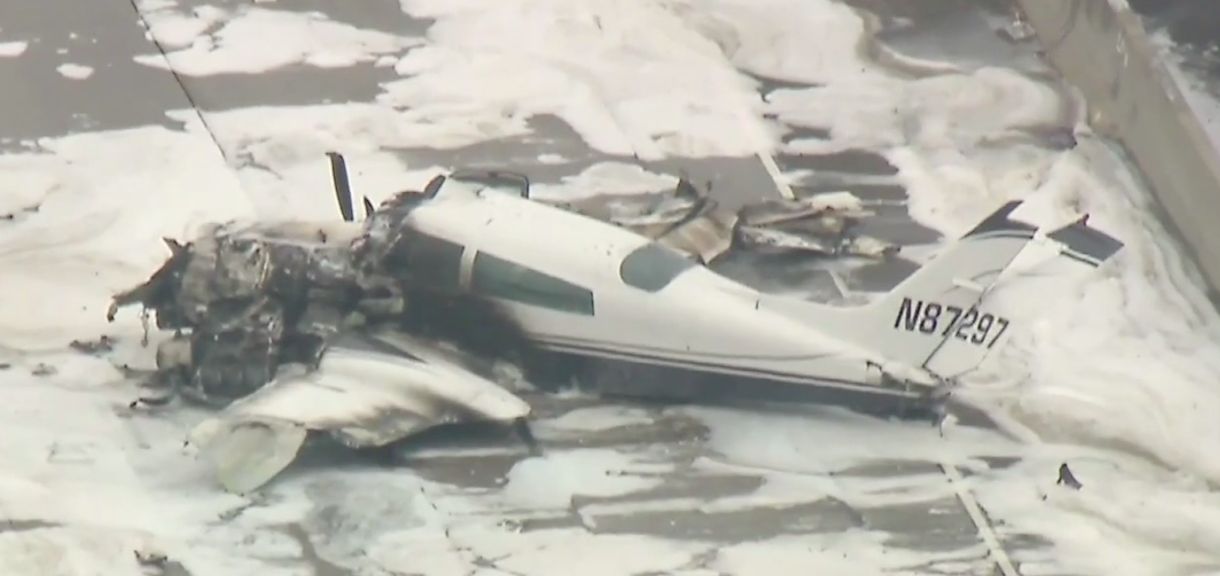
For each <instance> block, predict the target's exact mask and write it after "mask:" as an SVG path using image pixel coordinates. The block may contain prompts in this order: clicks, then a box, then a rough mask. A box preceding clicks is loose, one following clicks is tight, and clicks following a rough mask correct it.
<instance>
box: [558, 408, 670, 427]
mask: <svg viewBox="0 0 1220 576" xmlns="http://www.w3.org/2000/svg"><path fill="white" fill-rule="evenodd" d="M652 420H653V418H652V416H650V415H649V414H648V412H647V411H645V410H643V409H641V408H633V407H629V406H594V407H592V408H580V409H577V410H572V411H571V412H567V413H565V414H563V415H562V416H560V417H558V418H552V419H549V420H543V421H541V422H539V423H538V424H536V425H535V428H538V427H543V428H546V429H555V430H560V431H565V432H581V433H586V432H598V431H602V430H609V429H612V428H618V427H622V426H640V425H646V424H649V423H651V422H652Z"/></svg>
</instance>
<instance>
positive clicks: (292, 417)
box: [109, 154, 1122, 492]
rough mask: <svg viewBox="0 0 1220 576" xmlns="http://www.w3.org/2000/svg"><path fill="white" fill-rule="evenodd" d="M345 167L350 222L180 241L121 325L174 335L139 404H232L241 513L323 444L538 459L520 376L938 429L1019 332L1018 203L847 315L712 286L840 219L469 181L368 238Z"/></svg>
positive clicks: (225, 456) (217, 431) (475, 176)
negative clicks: (1008, 274)
mask: <svg viewBox="0 0 1220 576" xmlns="http://www.w3.org/2000/svg"><path fill="white" fill-rule="evenodd" d="M331 164H332V170H333V175H334V184H335V189H336V193H337V195H338V199H339V204H340V210H341V212H342V215H343V221H335V222H315V223H308V222H273V223H252V224H244V225H242V224H238V223H227V224H216V225H212V226H211V227H210V228H208V229H206V230H204V231H203V232H202V233H201V234H200V235H199V236H198V237H197V238H195V239H193V240H191V241H190V242H188V243H185V244H181V243H178V242H176V241H173V240H168V239H167V240H166V242H167V244H168V246H169V247H170V249H171V252H172V254H171V256H170V258H169V260H168V261H167V262H166V263H165V264H164V265H163V266H162V267H161V268H160V269H159V270H157V271H156V272H155V273H154V274H153V275H152V277H151V278H149V279H148V281H146V282H144V283H142V284H140V285H139V286H136V287H134V288H132V289H131V290H128V291H125V292H123V293H120V294H118V295H117V296H116V297H115V298H114V301H113V303H112V306H111V308H110V311H109V317H110V319H112V320H113V318H114V315H115V314H116V313H117V310H118V309H119V308H120V307H123V306H127V305H135V304H139V305H141V306H142V307H143V308H144V312H145V314H148V313H149V312H150V311H151V312H153V313H155V315H156V325H157V326H158V328H161V329H164V330H172V331H173V335H172V336H171V337H169V338H168V339H166V340H164V341H163V342H161V343H160V344H159V345H158V347H157V352H156V361H157V371H156V373H155V374H154V375H153V377H152V378H151V380H150V381H149V382H148V383H146V386H147V390H146V391H147V392H148V394H147V395H145V396H144V397H143V398H142V399H141V400H140V401H138V403H142V404H148V405H154V406H155V405H162V404H166V403H168V402H170V401H172V399H173V398H175V397H177V396H179V395H181V396H184V397H187V398H189V399H193V400H195V401H199V402H203V403H206V404H208V405H211V406H214V407H215V408H216V409H217V410H216V412H215V413H214V414H213V416H212V417H210V418H208V419H207V420H206V421H204V422H203V423H201V424H199V425H198V426H197V427H196V428H195V429H194V430H193V431H192V432H191V435H190V439H189V441H190V442H191V443H192V444H194V445H195V446H196V447H197V448H198V449H199V450H200V451H201V452H202V453H203V454H205V455H207V456H208V457H209V458H210V459H211V460H212V462H213V464H214V465H215V466H216V468H217V471H218V477H219V479H220V481H221V483H222V484H223V485H224V486H225V487H226V488H227V489H229V490H231V491H234V492H247V491H250V490H254V489H257V488H258V487H259V486H261V485H263V484H265V483H266V482H268V481H269V480H271V479H272V478H274V477H275V476H276V475H277V474H278V473H279V472H280V471H282V470H283V469H284V468H286V467H287V466H288V465H289V464H290V463H291V462H292V461H293V459H294V458H295V457H296V455H297V453H298V451H299V450H300V449H301V447H302V446H303V445H304V443H305V442H306V440H307V439H308V438H309V437H310V436H311V435H313V434H327V435H329V436H331V437H333V438H335V439H338V440H339V441H340V442H342V443H344V444H345V445H347V446H350V447H352V448H372V447H379V446H385V445H387V444H390V443H392V442H395V441H398V440H401V439H403V438H406V437H408V436H411V435H413V434H416V433H418V432H420V431H423V430H425V429H429V428H432V427H435V426H439V425H442V424H449V423H463V422H493V423H502V424H504V425H508V426H513V427H515V428H516V429H517V430H518V431H520V432H521V433H522V434H523V435H525V436H526V439H528V426H527V425H526V424H525V422H527V420H528V417H529V414H530V405H529V404H528V403H527V402H526V401H524V400H523V399H521V398H520V397H519V396H518V395H517V394H514V393H513V390H512V386H511V384H507V383H506V380H508V379H510V378H509V376H508V375H507V372H508V371H506V370H505V368H506V367H513V366H515V367H518V368H519V369H520V373H522V374H520V375H523V376H524V380H525V381H527V382H530V383H536V384H542V383H548V382H551V383H553V382H561V381H571V380H573V379H574V380H575V381H578V382H581V383H584V384H586V385H588V386H590V387H591V388H593V389H594V390H597V391H601V392H605V393H615V394H629V395H636V396H645V397H652V398H684V399H700V398H712V397H715V396H717V395H729V396H733V395H736V397H745V398H768V397H773V398H782V397H785V396H784V395H785V394H790V393H795V394H797V395H798V396H799V397H801V398H803V399H807V400H812V401H825V402H835V403H845V404H848V405H856V406H867V407H869V408H870V409H881V410H894V411H899V410H911V409H914V410H916V411H919V410H925V411H926V412H927V413H930V414H935V413H938V412H939V411H940V410H942V409H943V402H944V400H945V398H946V397H947V395H948V392H949V391H950V390H951V388H952V385H953V383H954V381H955V378H956V377H957V376H958V375H960V374H962V373H964V372H966V371H969V370H970V369H972V368H973V367H974V366H976V365H977V364H979V363H980V362H981V361H982V360H983V359H984V358H985V357H986V355H987V354H988V353H989V352H990V351H992V350H993V349H995V348H996V346H997V345H998V344H999V343H1000V342H1001V341H1002V339H1003V337H1004V336H1005V335H1006V334H1008V333H1009V332H1010V331H1011V322H1010V320H1009V319H1007V318H1005V317H1004V316H1002V315H1001V314H999V313H997V312H996V311H994V310H991V309H989V306H988V301H987V299H986V296H987V295H988V293H989V289H990V288H991V286H992V284H993V283H994V282H995V281H996V279H997V278H998V277H999V275H1000V273H1001V272H1003V271H1004V270H1005V269H1006V268H1007V267H1008V266H1009V264H1010V263H1011V261H1012V260H1013V259H1014V258H1015V257H1016V256H1017V254H1018V253H1019V252H1020V251H1021V250H1022V249H1023V248H1024V247H1025V246H1026V244H1027V243H1029V242H1030V241H1031V240H1032V239H1034V237H1035V232H1036V229H1035V227H1033V226H1031V225H1029V224H1026V223H1024V222H1020V221H1017V220H1014V219H1011V218H1010V217H1009V215H1010V214H1011V213H1012V212H1013V211H1014V210H1015V209H1016V208H1017V207H1018V205H1019V202H1009V203H1007V204H1005V205H1003V206H1001V207H999V209H997V210H996V211H995V212H994V213H992V214H991V215H989V216H988V217H987V218H985V219H984V220H982V221H981V222H979V223H978V225H977V226H976V227H975V228H974V229H972V230H970V231H969V232H968V233H966V234H965V235H964V236H963V237H961V238H959V239H958V240H957V241H956V242H953V243H951V244H949V245H948V246H947V247H946V248H945V249H943V250H942V251H941V252H940V253H939V254H938V255H937V256H936V257H935V258H933V259H932V260H931V261H929V262H927V263H926V264H924V265H923V266H922V267H921V268H919V269H918V270H916V271H915V272H914V273H913V274H912V275H911V276H910V277H908V278H907V279H906V280H904V281H903V282H901V283H900V284H899V285H898V286H897V287H895V288H894V289H893V290H892V291H890V292H889V293H887V294H884V295H882V296H881V297H880V298H878V299H876V300H875V301H873V302H871V303H869V304H865V305H860V306H833V305H828V304H818V303H814V302H809V301H804V300H797V299H791V298H785V297H779V296H773V295H769V294H765V293H760V292H759V291H757V290H755V289H753V288H750V287H748V286H746V285H743V284H741V283H738V282H735V281H733V280H730V279H729V278H726V277H724V276H722V275H719V274H717V273H715V272H714V271H712V270H711V269H710V268H708V267H707V266H706V265H705V264H706V263H707V262H708V261H710V260H711V259H714V258H715V257H717V256H719V255H721V254H723V253H724V252H725V251H726V250H729V249H730V248H731V247H732V246H733V245H734V244H737V243H744V244H745V245H758V244H762V245H764V246H768V247H770V248H780V247H784V246H787V247H789V248H791V249H797V250H805V249H806V248H805V247H804V244H806V243H807V244H810V245H818V246H821V247H822V248H819V249H818V250H812V251H815V252H824V253H837V252H840V251H842V250H843V249H844V247H845V246H852V245H857V246H858V245H859V243H858V242H852V241H848V242H843V241H842V240H841V237H840V240H839V241H837V243H835V246H834V247H828V246H829V244H828V243H827V242H828V241H827V242H822V243H821V244H818V243H815V242H813V241H807V240H798V239H799V236H797V235H796V234H794V233H793V232H791V228H790V229H788V230H784V229H776V228H768V227H767V226H768V224H774V223H788V224H793V223H797V224H799V222H800V221H801V220H802V219H807V218H810V217H813V218H822V219H831V220H834V219H838V220H837V222H838V223H837V224H832V225H829V226H827V225H825V224H823V225H822V226H823V229H824V230H826V229H829V230H833V231H835V232H836V233H841V232H842V231H843V229H844V228H845V227H846V226H845V225H844V224H843V221H844V216H843V215H842V207H841V206H839V207H837V208H836V207H832V206H819V205H816V204H815V203H812V202H798V201H794V202H789V203H769V204H763V205H756V206H748V207H746V208H743V209H742V210H741V211H739V212H738V213H728V212H726V211H724V210H718V209H717V208H716V207H715V205H714V204H713V203H712V202H710V201H709V200H708V199H707V198H706V196H705V195H701V194H700V193H699V192H698V191H694V190H693V187H691V186H690V185H689V184H687V183H685V181H683V182H680V183H679V186H678V189H677V190H676V191H675V194H673V195H672V196H669V197H667V198H661V199H659V200H658V199H642V200H638V202H641V203H651V206H652V209H651V210H650V209H647V208H646V207H644V206H643V204H641V205H639V206H635V207H634V208H632V207H628V208H626V209H623V208H621V207H620V209H619V211H618V212H617V213H612V212H610V211H605V210H603V211H602V212H600V213H598V210H599V207H598V206H597V205H596V204H594V203H586V204H583V205H577V204H573V203H568V204H562V203H553V202H543V201H539V200H536V199H532V198H530V194H529V181H528V179H526V178H524V177H521V176H517V175H513V174H505V173H497V172H463V171H459V172H454V173H452V174H449V175H447V176H446V175H440V176H437V177H435V178H434V179H432V180H431V181H430V182H429V183H428V185H427V186H426V187H425V188H424V189H423V190H420V191H405V192H401V193H398V194H397V195H395V196H393V197H391V198H390V199H388V200H387V201H385V202H383V203H382V204H381V205H380V206H376V207H374V206H373V205H372V203H371V202H369V201H368V200H367V199H365V201H364V209H365V213H366V217H365V218H364V220H363V221H357V220H356V218H355V215H354V207H353V204H354V202H353V200H352V196H351V191H350V190H349V187H348V183H347V172H346V168H345V165H344V162H343V158H342V157H341V156H339V155H337V154H332V155H331ZM664 202H668V204H667V205H666V206H660V207H659V204H663V203H664ZM663 208H667V209H663ZM650 217H651V218H650ZM809 235H810V234H808V233H806V234H805V236H809ZM823 236H824V237H829V236H830V234H823ZM768 237H769V239H766V240H761V241H760V238H768ZM1048 237H1049V238H1050V239H1052V240H1055V241H1057V242H1058V243H1059V244H1060V245H1061V252H1062V254H1063V256H1065V257H1066V258H1067V259H1069V260H1070V261H1072V262H1078V263H1081V264H1084V265H1087V266H1098V265H1100V264H1101V263H1102V262H1103V261H1105V260H1107V259H1108V258H1109V257H1110V256H1112V255H1113V254H1115V253H1116V252H1117V251H1118V250H1119V249H1120V248H1121V247H1122V244H1121V243H1120V242H1119V241H1117V240H1115V239H1113V238H1111V237H1109V236H1107V235H1105V234H1103V233H1101V232H1099V231H1097V230H1094V229H1092V228H1089V227H1088V226H1087V225H1086V222H1085V220H1084V219H1081V220H1078V221H1075V222H1072V223H1070V224H1068V225H1066V226H1064V227H1062V228H1060V229H1058V230H1055V231H1052V232H1051V233H1049V234H1048ZM777 238H778V239H780V240H776V239H777ZM849 250H850V249H849ZM856 252H859V253H862V254H863V255H868V256H884V255H885V254H889V253H892V250H889V249H881V250H867V249H865V250H856ZM146 317H147V316H146Z"/></svg>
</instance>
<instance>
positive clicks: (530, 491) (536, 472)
mask: <svg viewBox="0 0 1220 576" xmlns="http://www.w3.org/2000/svg"><path fill="white" fill-rule="evenodd" d="M655 471H656V469H655V467H652V466H647V465H643V464H641V463H639V462H636V461H635V459H634V458H632V457H631V456H630V455H628V454H624V453H621V452H617V451H614V450H598V449H587V450H572V451H564V452H551V453H548V454H546V455H543V456H537V457H533V458H527V459H525V460H522V461H520V462H518V463H517V464H515V465H514V466H513V468H512V470H510V471H509V473H508V483H507V484H506V485H505V487H504V499H505V501H506V503H508V504H509V505H510V506H516V507H526V508H529V509H540V508H564V509H566V508H568V507H569V506H570V505H571V504H572V498H573V497H574V496H618V495H623V494H630V493H633V492H639V491H641V490H646V489H648V488H651V487H653V486H656V485H658V484H659V482H660V480H659V479H657V478H649V477H646V476H642V475H640V472H646V473H647V472H655Z"/></svg>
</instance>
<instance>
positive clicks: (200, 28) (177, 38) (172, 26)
mask: <svg viewBox="0 0 1220 576" xmlns="http://www.w3.org/2000/svg"><path fill="white" fill-rule="evenodd" d="M175 7H176V6H175V5H174V3H173V2H165V3H156V4H153V3H151V2H143V3H141V6H140V12H141V14H142V15H143V17H144V19H145V20H146V21H147V22H148V26H149V32H151V33H152V36H153V38H154V39H155V40H156V41H157V43H158V44H160V45H161V46H162V47H163V48H166V49H176V48H183V47H186V46H190V45H191V44H192V43H193V42H194V41H195V40H196V39H197V38H199V37H200V36H202V35H203V34H204V33H206V32H207V31H208V30H209V29H211V28H212V27H213V26H215V25H216V24H217V23H219V22H222V21H224V20H225V19H226V18H228V17H230V16H231V13H230V12H228V11H226V10H224V9H222V8H218V7H216V6H198V7H195V8H194V9H192V10H191V14H190V15H187V14H183V13H180V12H177V11H175V10H174V8H175Z"/></svg>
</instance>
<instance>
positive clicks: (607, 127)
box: [383, 0, 757, 159]
mask: <svg viewBox="0 0 1220 576" xmlns="http://www.w3.org/2000/svg"><path fill="white" fill-rule="evenodd" d="M402 4H403V7H404V9H405V10H406V11H407V13H409V14H410V15H412V16H413V17H417V18H434V19H436V23H435V24H434V25H433V26H432V27H431V28H430V29H429V31H428V35H427V36H428V42H427V44H425V45H424V46H422V47H419V48H416V49H414V50H412V51H411V52H410V53H408V54H407V55H406V56H405V57H404V58H403V59H402V60H401V61H400V62H399V63H398V66H397V67H396V69H397V70H398V72H399V73H400V74H403V75H406V76H408V77H407V78H405V79H403V80H400V81H398V82H394V83H391V84H388V85H387V86H386V91H387V93H386V95H385V97H384V98H383V100H384V101H385V102H388V103H392V104H394V105H396V106H403V107H408V108H409V109H410V112H409V113H410V114H411V115H413V116H417V117H420V118H426V119H428V120H429V121H430V122H433V123H436V124H439V125H445V126H450V127H453V128H454V129H462V128H463V127H468V126H479V127H481V128H482V129H483V130H484V131H490V132H497V133H504V134H520V133H522V131H523V130H524V129H525V124H524V123H525V121H526V120H527V119H528V118H529V117H530V116H533V115H539V114H550V115H555V116H558V117H560V118H562V119H563V120H564V121H566V122H567V123H568V124H569V125H571V127H572V128H573V129H574V130H575V131H576V132H577V133H578V134H579V135H580V136H581V137H582V138H583V139H584V140H585V141H586V142H587V143H588V144H589V145H590V146H592V147H593V148H595V149H597V150H599V151H602V152H606V153H612V154H622V155H630V154H636V155H638V156H639V157H641V158H646V159H656V158H660V157H663V156H665V155H685V156H710V155H720V156H723V155H735V156H740V155H746V154H752V153H753V152H754V151H755V150H756V147H757V143H756V142H753V141H752V140H751V139H750V138H743V133H744V132H743V126H742V116H743V113H747V114H748V111H749V108H748V107H749V106H750V105H751V104H750V103H752V102H755V101H756V100H757V97H756V95H755V94H754V90H753V86H752V82H751V81H749V80H748V79H746V78H742V77H741V76H740V75H739V74H737V73H736V72H735V71H734V70H733V69H732V67H731V66H730V65H729V63H728V62H727V61H726V60H725V58H724V55H723V54H722V53H721V51H720V48H719V47H718V46H717V45H716V44H715V43H714V42H712V41H709V40H708V39H707V38H705V37H703V36H701V35H700V34H699V32H698V30H696V29H695V28H692V27H691V26H690V25H689V24H688V23H687V20H685V14H683V13H682V12H681V11H680V10H679V9H678V8H675V7H672V6H667V5H660V4H653V3H638V2H627V3H604V2H594V1H590V0H580V1H575V2H573V1H568V0H546V1H545V2H542V3H541V4H533V5H531V6H530V7H528V8H525V7H522V6H520V5H516V4H511V3H510V4H505V3H483V2H471V1H458V2H449V1H438V0H403V1H402Z"/></svg>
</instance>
